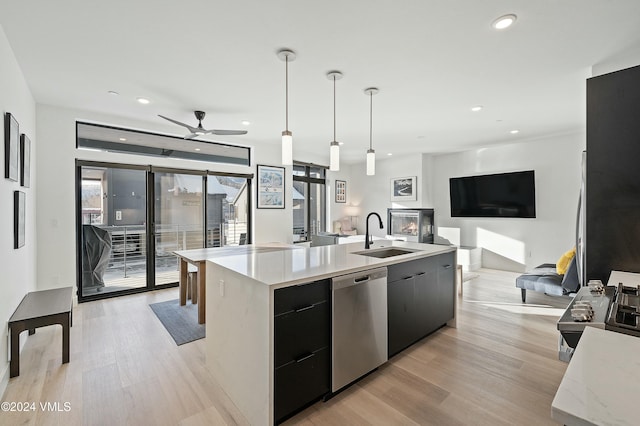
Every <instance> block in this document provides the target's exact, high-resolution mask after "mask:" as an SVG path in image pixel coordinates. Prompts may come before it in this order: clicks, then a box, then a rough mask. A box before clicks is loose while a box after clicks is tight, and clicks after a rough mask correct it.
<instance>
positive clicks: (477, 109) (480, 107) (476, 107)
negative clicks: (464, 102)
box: [471, 105, 482, 112]
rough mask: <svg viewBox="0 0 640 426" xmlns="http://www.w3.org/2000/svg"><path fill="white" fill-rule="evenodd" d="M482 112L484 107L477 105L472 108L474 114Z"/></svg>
mask: <svg viewBox="0 0 640 426" xmlns="http://www.w3.org/2000/svg"><path fill="white" fill-rule="evenodd" d="M480 110H482V105H476V106H474V107H472V108H471V111H473V112H478V111H480Z"/></svg>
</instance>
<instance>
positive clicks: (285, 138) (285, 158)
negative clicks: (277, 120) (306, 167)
mask: <svg viewBox="0 0 640 426" xmlns="http://www.w3.org/2000/svg"><path fill="white" fill-rule="evenodd" d="M278 58H280V59H281V60H283V61H284V62H285V74H284V76H285V77H284V78H285V79H284V83H285V130H284V131H283V132H282V165H283V166H291V165H293V135H292V134H291V132H290V131H289V62H293V61H295V59H296V54H295V52H294V51H293V50H289V49H281V50H280V51H278Z"/></svg>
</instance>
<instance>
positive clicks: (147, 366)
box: [0, 270, 570, 426]
mask: <svg viewBox="0 0 640 426" xmlns="http://www.w3.org/2000/svg"><path fill="white" fill-rule="evenodd" d="M479 275H480V276H479V277H478V278H476V279H474V280H472V281H469V282H466V283H465V284H464V285H465V288H464V298H463V299H462V300H461V299H459V312H458V328H457V329H453V328H449V327H444V328H442V329H440V330H439V331H437V332H436V333H434V334H432V335H431V336H429V337H427V338H425V339H423V340H422V341H420V342H418V343H417V344H415V345H414V346H412V347H411V348H409V349H407V350H406V351H405V352H403V353H401V354H399V355H397V356H395V357H394V358H392V359H391V360H390V361H389V362H388V363H387V364H385V365H384V366H382V367H381V368H380V369H379V370H378V371H376V372H374V373H372V374H371V375H369V376H367V377H366V378H364V379H363V380H361V381H360V382H358V383H356V384H355V385H353V386H351V387H350V388H349V389H347V390H345V391H343V392H342V393H340V394H339V395H337V396H336V397H334V398H332V399H331V400H329V401H328V402H326V403H325V402H318V403H316V404H314V405H312V406H311V407H309V408H308V409H306V410H305V411H303V412H302V413H300V414H298V415H297V416H295V417H293V418H292V419H290V420H289V421H288V422H286V423H287V424H308V425H334V424H335V425H352V424H378V425H395V424H398V425H413V424H420V425H424V424H439V425H544V424H555V423H554V422H553V421H552V420H551V417H550V411H551V401H552V399H553V396H554V395H555V391H556V389H557V387H558V385H559V384H560V381H561V379H562V375H563V374H564V371H565V369H566V366H567V364H565V363H563V362H561V361H558V357H557V342H558V332H557V330H556V327H555V323H556V321H557V318H558V316H559V315H560V313H561V311H562V310H563V309H564V307H566V305H567V304H568V302H569V300H570V299H569V298H567V297H550V296H545V295H543V294H539V293H535V292H530V294H529V295H528V302H529V303H527V305H522V304H521V303H520V290H519V289H517V288H516V287H515V277H516V276H517V274H514V273H509V272H502V271H493V270H481V271H480V274H479ZM177 297H178V290H177V289H168V290H162V291H157V292H152V293H145V294H138V295H132V296H125V297H120V298H115V299H108V300H101V301H96V302H89V303H84V304H81V305H79V306H77V307H76V308H75V310H74V324H73V327H72V329H71V362H70V363H69V364H65V365H62V364H61V358H62V355H61V349H60V345H61V328H60V327H56V326H52V327H46V328H41V329H38V331H37V333H36V334H35V335H33V336H29V338H28V340H27V343H26V345H25V348H24V349H23V352H22V356H21V374H20V376H19V377H17V378H14V379H11V380H10V382H9V385H8V387H7V390H6V392H5V395H4V396H3V398H2V401H9V402H34V403H35V404H36V405H37V407H36V408H37V409H36V411H35V412H23V413H15V412H14V413H7V412H0V424H2V425H18V424H29V425H64V426H67V425H125V424H128V425H151V424H153V425H177V424H179V425H188V426H191V425H218V424H246V421H245V420H244V419H243V417H242V415H241V414H240V413H239V412H238V411H237V409H235V407H234V406H233V404H231V403H230V401H229V400H228V398H227V397H226V395H225V394H224V392H223V391H222V390H221V389H220V388H219V387H218V386H217V384H216V382H215V381H214V380H213V378H212V377H211V376H210V375H209V373H208V371H207V369H206V366H205V353H204V352H205V349H204V345H203V341H202V340H200V341H196V342H192V343H188V344H185V345H182V346H176V345H175V343H174V342H173V340H172V339H171V337H170V336H169V335H168V333H167V332H166V331H165V329H164V327H163V326H162V325H161V324H160V322H159V321H158V320H157V318H156V317H155V315H154V314H153V312H152V311H151V309H150V308H149V307H148V305H149V303H155V302H160V301H164V300H170V299H175V298H177ZM40 402H43V403H45V402H51V403H55V402H58V403H59V404H60V409H61V411H57V412H47V411H44V410H42V409H41V408H40V407H39V404H40ZM64 403H69V406H70V410H69V411H64V406H63V404H64Z"/></svg>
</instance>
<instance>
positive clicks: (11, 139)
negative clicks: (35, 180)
mask: <svg viewBox="0 0 640 426" xmlns="http://www.w3.org/2000/svg"><path fill="white" fill-rule="evenodd" d="M19 151H20V127H19V126H18V121H16V119H15V117H14V116H13V115H12V114H11V113H10V112H7V113H5V115H4V177H5V178H6V179H9V180H12V181H15V182H17V181H18V153H19Z"/></svg>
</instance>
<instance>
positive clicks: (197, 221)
mask: <svg viewBox="0 0 640 426" xmlns="http://www.w3.org/2000/svg"><path fill="white" fill-rule="evenodd" d="M153 180H154V185H153V188H154V193H155V202H154V221H153V223H154V242H155V284H156V285H161V284H169V283H175V282H178V279H179V278H180V276H179V268H178V267H179V265H178V259H177V257H176V256H174V255H173V254H172V253H173V252H174V251H177V250H189V249H196V248H202V247H204V243H203V241H204V232H203V228H204V201H203V197H202V194H203V187H204V176H203V175H202V174H200V175H194V174H186V173H173V172H170V171H164V172H158V171H154V172H153Z"/></svg>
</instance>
